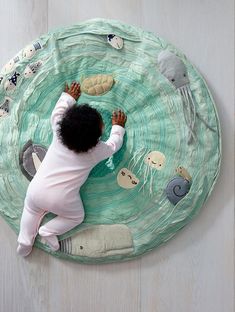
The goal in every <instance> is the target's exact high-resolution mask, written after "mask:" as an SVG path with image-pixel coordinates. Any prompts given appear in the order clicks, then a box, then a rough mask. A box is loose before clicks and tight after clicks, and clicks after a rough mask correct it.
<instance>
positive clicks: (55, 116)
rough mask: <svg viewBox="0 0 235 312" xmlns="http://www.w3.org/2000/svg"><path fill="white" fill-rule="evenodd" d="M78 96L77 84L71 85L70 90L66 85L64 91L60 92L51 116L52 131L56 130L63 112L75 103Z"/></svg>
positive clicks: (78, 86) (78, 88) (78, 87)
mask: <svg viewBox="0 0 235 312" xmlns="http://www.w3.org/2000/svg"><path fill="white" fill-rule="evenodd" d="M79 96H80V85H79V83H75V82H74V83H72V85H71V87H70V88H69V86H68V85H67V84H66V87H65V91H64V92H62V94H61V96H60V98H59V100H58V101H57V103H56V105H55V107H54V109H53V111H52V114H51V126H52V129H53V131H54V130H55V129H56V125H57V123H58V122H59V121H60V120H61V119H62V117H63V114H64V112H65V111H66V110H67V109H68V108H69V107H71V106H72V105H74V104H75V103H76V100H77V99H78V97H79Z"/></svg>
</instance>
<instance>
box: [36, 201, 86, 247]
mask: <svg viewBox="0 0 235 312" xmlns="http://www.w3.org/2000/svg"><path fill="white" fill-rule="evenodd" d="M83 220H84V209H83V205H82V201H81V199H80V198H79V200H78V202H77V203H76V204H75V205H73V207H65V211H64V215H62V214H60V215H58V216H57V217H55V218H54V219H52V220H51V221H49V222H47V223H46V224H44V225H43V226H41V227H40V228H39V231H38V233H39V235H41V236H42V237H43V238H44V240H45V241H46V242H47V244H48V245H49V246H50V247H51V249H52V250H53V251H56V250H58V249H59V242H58V238H57V235H62V234H64V233H66V232H68V231H70V230H71V229H73V228H74V227H75V226H77V225H79V224H80V223H82V222H83Z"/></svg>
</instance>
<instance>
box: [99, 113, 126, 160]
mask: <svg viewBox="0 0 235 312" xmlns="http://www.w3.org/2000/svg"><path fill="white" fill-rule="evenodd" d="M126 120H127V117H126V115H125V114H124V113H123V112H121V111H119V113H118V114H117V113H116V112H114V113H113V116H112V129H111V132H110V136H109V139H108V140H107V141H105V142H103V141H99V142H98V144H97V145H96V147H95V148H94V151H93V157H94V160H95V163H98V162H100V161H102V160H104V159H106V158H108V157H110V156H112V155H113V154H114V153H116V152H117V151H118V150H119V149H120V148H121V147H122V144H123V137H124V134H125V128H124V126H125V123H126Z"/></svg>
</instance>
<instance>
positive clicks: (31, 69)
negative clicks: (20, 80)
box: [24, 61, 42, 78]
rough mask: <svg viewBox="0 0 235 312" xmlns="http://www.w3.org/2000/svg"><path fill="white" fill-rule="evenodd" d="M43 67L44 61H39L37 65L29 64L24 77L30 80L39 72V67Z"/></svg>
mask: <svg viewBox="0 0 235 312" xmlns="http://www.w3.org/2000/svg"><path fill="white" fill-rule="evenodd" d="M41 65H42V61H37V62H35V63H32V64H29V65H27V66H26V68H25V70H24V77H25V78H30V77H32V76H33V75H34V74H36V72H37V71H38V69H39V67H40V66H41Z"/></svg>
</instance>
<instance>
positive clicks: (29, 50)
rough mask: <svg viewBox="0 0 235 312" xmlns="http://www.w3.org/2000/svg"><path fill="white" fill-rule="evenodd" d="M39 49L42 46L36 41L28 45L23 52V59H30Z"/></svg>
mask: <svg viewBox="0 0 235 312" xmlns="http://www.w3.org/2000/svg"><path fill="white" fill-rule="evenodd" d="M40 49H42V45H41V44H40V42H38V41H37V42H35V43H33V44H30V45H28V46H27V47H26V48H25V49H24V50H23V58H26V59H31V58H32V57H33V56H34V55H35V54H36V52H37V51H38V50H40Z"/></svg>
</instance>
